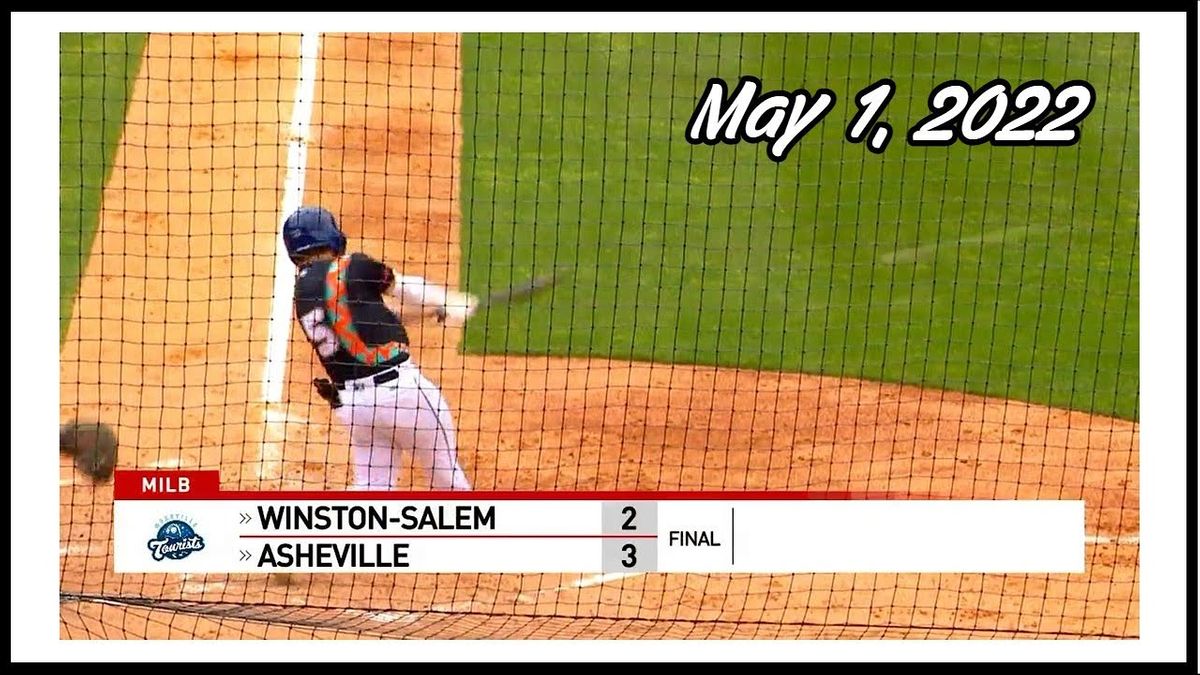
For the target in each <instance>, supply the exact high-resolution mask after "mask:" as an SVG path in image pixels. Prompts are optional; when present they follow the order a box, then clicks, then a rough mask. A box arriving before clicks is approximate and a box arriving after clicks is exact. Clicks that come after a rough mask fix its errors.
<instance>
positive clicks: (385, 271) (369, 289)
mask: <svg viewBox="0 0 1200 675" xmlns="http://www.w3.org/2000/svg"><path fill="white" fill-rule="evenodd" d="M346 277H347V279H346V283H347V285H349V286H350V287H352V288H353V289H355V290H356V291H358V292H359V293H362V294H364V295H367V296H369V297H382V296H383V294H384V293H386V292H387V291H388V289H389V288H391V286H392V284H393V283H394V282H395V280H396V275H395V273H393V272H392V268H391V267H388V266H387V265H385V264H384V263H382V262H379V261H378V260H376V259H374V258H372V257H371V256H369V255H366V254H365V253H355V254H353V255H351V256H350V265H349V267H348V268H347V270H346Z"/></svg>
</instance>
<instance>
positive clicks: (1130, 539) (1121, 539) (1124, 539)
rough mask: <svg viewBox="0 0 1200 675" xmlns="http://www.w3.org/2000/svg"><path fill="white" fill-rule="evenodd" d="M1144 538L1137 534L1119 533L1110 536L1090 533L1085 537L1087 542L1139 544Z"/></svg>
mask: <svg viewBox="0 0 1200 675" xmlns="http://www.w3.org/2000/svg"><path fill="white" fill-rule="evenodd" d="M1141 541H1142V539H1141V537H1140V536H1138V535H1136V534H1126V535H1119V536H1116V537H1110V536H1107V535H1103V534H1089V535H1085V536H1084V537H1083V543H1085V544H1139V543H1141Z"/></svg>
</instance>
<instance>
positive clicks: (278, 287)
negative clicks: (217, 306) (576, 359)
mask: <svg viewBox="0 0 1200 675" xmlns="http://www.w3.org/2000/svg"><path fill="white" fill-rule="evenodd" d="M320 46H321V34H320V33H304V34H302V35H301V36H300V66H299V73H298V79H297V81H296V91H295V96H294V100H293V102H292V119H291V125H290V126H289V128H288V153H287V174H286V175H285V177H284V180H283V198H282V201H281V203H280V206H279V209H280V216H279V228H278V229H279V233H278V234H277V235H276V239H275V241H276V244H275V283H274V288H273V291H272V294H271V318H270V321H269V323H268V325H267V361H266V364H265V366H264V367H263V379H262V402H263V403H265V404H266V407H267V410H266V412H265V414H264V420H263V426H264V429H263V442H262V444H261V446H260V448H259V456H258V468H257V471H258V478H259V480H264V479H266V480H269V479H274V478H279V476H280V475H282V465H283V432H284V429H283V426H284V424H285V423H286V421H287V420H286V413H284V419H279V418H278V417H277V416H273V415H272V413H273V412H277V411H274V410H272V409H271V406H272V405H275V404H279V403H280V402H281V401H282V400H283V386H284V377H285V375H286V373H287V357H288V340H289V339H290V337H291V327H292V326H291V321H292V316H291V314H292V300H293V295H292V294H293V291H294V289H293V281H294V278H295V266H294V265H293V264H292V261H291V259H289V258H288V255H287V248H286V247H285V246H284V244H283V235H282V229H283V221H284V220H286V219H287V217H288V216H289V215H290V214H291V213H292V212H293V211H295V210H296V209H298V208H299V207H300V206H301V205H302V204H303V202H304V174H305V171H306V170H307V165H308V134H309V127H310V126H311V124H312V111H313V104H314V103H315V101H314V100H313V99H314V98H315V96H314V93H315V91H316V82H317V55H318V52H319V51H320Z"/></svg>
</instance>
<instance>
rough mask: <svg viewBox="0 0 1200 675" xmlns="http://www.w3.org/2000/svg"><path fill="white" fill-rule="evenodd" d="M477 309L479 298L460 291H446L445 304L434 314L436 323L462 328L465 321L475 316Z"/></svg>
mask: <svg viewBox="0 0 1200 675" xmlns="http://www.w3.org/2000/svg"><path fill="white" fill-rule="evenodd" d="M478 308H479V298H477V297H475V296H474V295H471V294H470V293H463V292H461V291H446V304H444V305H442V306H441V307H439V308H438V309H437V311H436V312H435V313H434V314H435V316H436V317H437V320H438V323H441V324H445V325H447V326H462V325H463V324H465V323H466V322H467V319H469V318H471V317H472V316H474V315H475V310H476V309H478Z"/></svg>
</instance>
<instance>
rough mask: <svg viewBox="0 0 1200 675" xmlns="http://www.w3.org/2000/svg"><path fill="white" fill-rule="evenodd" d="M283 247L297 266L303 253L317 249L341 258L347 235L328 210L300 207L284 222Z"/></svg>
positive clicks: (318, 207) (344, 249)
mask: <svg viewBox="0 0 1200 675" xmlns="http://www.w3.org/2000/svg"><path fill="white" fill-rule="evenodd" d="M283 244H284V246H286V247H287V252H288V257H290V258H291V259H292V262H294V263H296V264H299V263H300V259H301V257H302V256H303V254H305V253H311V252H313V251H316V250H318V249H323V248H324V249H329V250H330V251H332V252H333V253H334V255H342V254H343V253H345V252H346V235H344V234H342V231H341V229H339V228H338V224H337V219H335V218H334V217H333V214H332V213H330V212H329V211H327V210H325V209H323V208H321V207H320V206H301V207H300V208H298V209H296V212H295V213H293V214H292V215H290V216H288V217H287V220H285V221H283Z"/></svg>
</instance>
